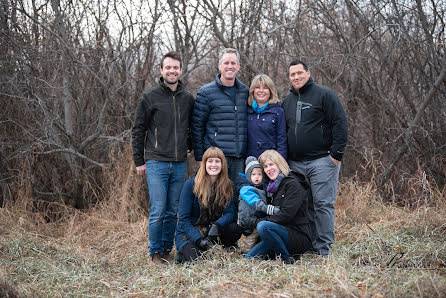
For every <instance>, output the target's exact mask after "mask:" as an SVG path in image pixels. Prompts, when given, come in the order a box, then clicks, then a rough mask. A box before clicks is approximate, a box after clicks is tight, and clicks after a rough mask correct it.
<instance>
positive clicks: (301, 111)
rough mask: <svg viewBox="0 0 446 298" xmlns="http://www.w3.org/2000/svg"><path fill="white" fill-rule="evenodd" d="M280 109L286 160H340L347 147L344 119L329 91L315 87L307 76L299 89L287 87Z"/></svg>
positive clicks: (341, 110)
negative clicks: (286, 152) (284, 121)
mask: <svg viewBox="0 0 446 298" xmlns="http://www.w3.org/2000/svg"><path fill="white" fill-rule="evenodd" d="M298 104H300V105H298ZM282 108H283V109H284V111H285V118H286V126H287V136H288V159H290V160H294V161H303V160H313V159H317V158H320V157H324V156H327V155H329V154H330V155H331V156H332V157H333V158H335V159H337V160H341V159H342V156H343V155H344V148H345V145H346V144H347V129H348V126H347V117H346V116H345V112H344V108H343V107H342V104H341V101H340V100H339V98H338V97H337V95H336V94H335V93H334V92H333V90H331V89H330V88H328V87H325V86H321V85H318V84H316V83H315V82H314V81H313V79H312V78H311V77H310V78H309V80H308V82H307V83H306V84H305V85H304V86H303V87H302V88H300V89H299V90H294V88H293V87H291V89H290V93H289V94H288V95H287V97H286V98H285V100H284V101H283V103H282Z"/></svg>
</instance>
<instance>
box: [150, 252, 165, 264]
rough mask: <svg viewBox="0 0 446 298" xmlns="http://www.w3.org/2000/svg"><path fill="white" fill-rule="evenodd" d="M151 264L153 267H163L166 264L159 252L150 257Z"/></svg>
mask: <svg viewBox="0 0 446 298" xmlns="http://www.w3.org/2000/svg"><path fill="white" fill-rule="evenodd" d="M152 263H153V264H155V265H163V264H166V261H165V260H163V259H162V258H161V255H160V253H159V252H156V253H154V254H153V256H152Z"/></svg>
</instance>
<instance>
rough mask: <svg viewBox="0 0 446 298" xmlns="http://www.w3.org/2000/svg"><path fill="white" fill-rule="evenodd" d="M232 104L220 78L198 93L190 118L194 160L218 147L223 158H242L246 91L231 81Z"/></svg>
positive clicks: (243, 154)
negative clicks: (233, 95) (210, 148)
mask: <svg viewBox="0 0 446 298" xmlns="http://www.w3.org/2000/svg"><path fill="white" fill-rule="evenodd" d="M235 86H236V88H237V93H236V102H234V101H233V100H232V99H231V96H230V95H229V93H227V92H225V90H224V86H223V85H222V83H221V80H220V75H218V76H217V78H216V79H215V81H214V82H211V83H209V84H206V85H204V86H203V87H201V88H200V90H198V93H197V98H196V99H195V104H194V111H193V116H192V131H191V132H192V144H193V147H194V153H195V159H196V160H201V159H202V157H203V154H204V151H206V149H208V148H209V147H213V146H214V147H219V148H220V149H221V150H222V151H223V153H224V154H225V156H228V157H239V158H240V157H245V156H246V147H247V131H248V123H247V119H248V116H247V108H248V106H247V102H248V93H249V88H248V86H246V85H245V84H243V83H242V82H241V81H240V80H239V79H237V78H236V79H235Z"/></svg>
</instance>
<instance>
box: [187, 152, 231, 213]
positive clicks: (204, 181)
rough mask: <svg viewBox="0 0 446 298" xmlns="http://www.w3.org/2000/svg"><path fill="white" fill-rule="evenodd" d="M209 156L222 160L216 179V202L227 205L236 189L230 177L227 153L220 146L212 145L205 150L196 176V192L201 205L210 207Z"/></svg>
mask: <svg viewBox="0 0 446 298" xmlns="http://www.w3.org/2000/svg"><path fill="white" fill-rule="evenodd" d="M209 158H218V159H220V160H221V172H220V174H219V175H218V177H217V180H216V181H215V201H214V202H215V203H216V204H217V205H219V206H224V207H226V206H227V205H228V204H229V203H230V202H231V200H232V195H233V192H234V191H233V189H232V181H231V180H230V179H229V175H228V165H227V163H226V158H225V155H224V153H223V151H221V149H220V148H218V147H210V148H208V149H207V150H206V151H205V152H204V154H203V158H202V160H201V164H200V168H199V169H198V172H197V175H196V176H195V185H194V194H195V195H196V196H197V198H198V201H200V202H201V205H203V206H204V207H208V204H209V199H210V196H211V188H212V181H211V177H210V176H209V174H208V173H207V172H206V162H207V160H208V159H209Z"/></svg>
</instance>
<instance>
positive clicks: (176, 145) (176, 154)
mask: <svg viewBox="0 0 446 298" xmlns="http://www.w3.org/2000/svg"><path fill="white" fill-rule="evenodd" d="M172 97H173V123H174V126H173V127H174V134H175V136H174V138H175V160H178V138H177V107H176V104H175V94H173V95H172Z"/></svg>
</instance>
